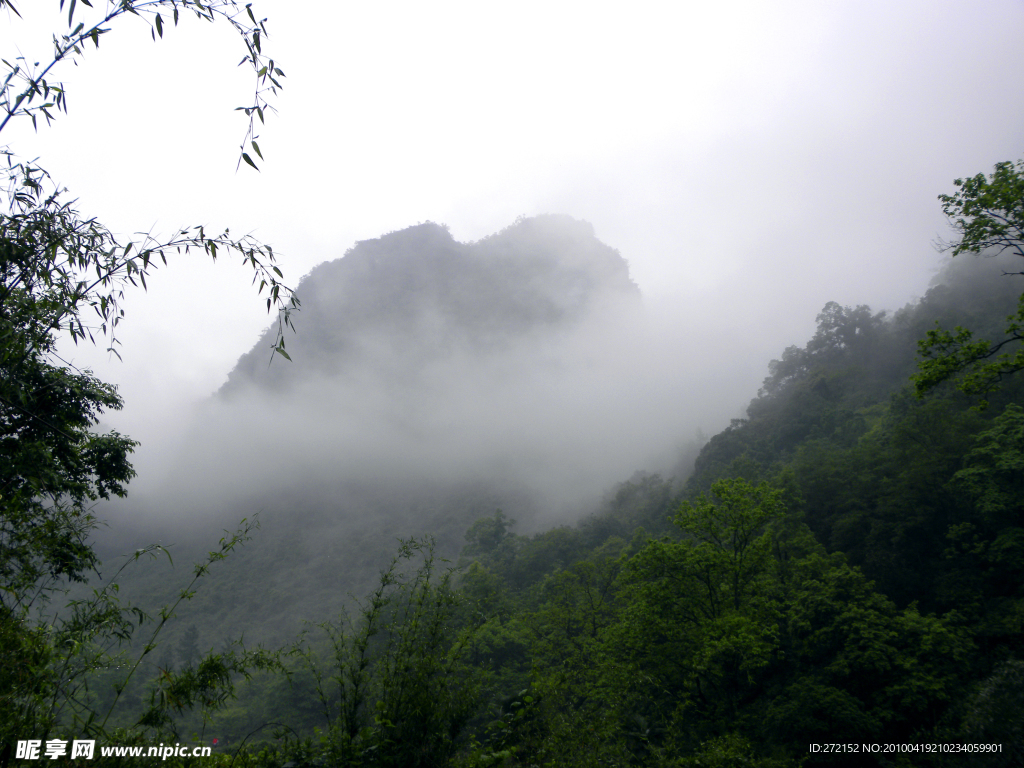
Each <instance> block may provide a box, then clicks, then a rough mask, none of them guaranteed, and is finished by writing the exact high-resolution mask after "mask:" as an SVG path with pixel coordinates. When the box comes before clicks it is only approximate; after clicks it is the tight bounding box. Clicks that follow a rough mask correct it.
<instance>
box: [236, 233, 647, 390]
mask: <svg viewBox="0 0 1024 768" xmlns="http://www.w3.org/2000/svg"><path fill="white" fill-rule="evenodd" d="M297 296H298V297H299V299H300V300H301V301H302V311H301V314H300V315H299V316H298V321H299V323H300V328H301V332H300V333H299V334H298V335H297V336H294V337H291V336H290V337H289V338H288V339H287V343H288V350H289V354H290V355H291V357H292V359H293V361H294V365H290V366H289V365H274V366H269V367H268V366H267V349H269V347H270V346H271V345H272V342H273V338H274V332H275V329H270V330H268V331H267V333H266V334H265V335H264V337H263V339H261V341H260V343H258V344H257V345H256V346H255V347H254V348H253V349H252V350H251V351H249V352H248V353H246V354H245V355H243V356H242V358H241V359H240V360H239V361H238V364H237V366H236V367H235V369H234V370H233V371H232V372H231V374H230V376H229V378H228V383H227V384H226V385H225V386H224V388H223V390H222V394H224V395H231V394H233V393H237V392H239V391H242V390H244V389H245V387H246V386H250V385H256V386H258V387H262V388H284V387H286V386H287V385H288V384H289V383H291V384H295V383H296V382H299V381H301V380H303V379H306V378H308V377H309V376H310V375H326V376H336V375H341V376H351V375H358V374H365V373H367V372H369V371H372V372H373V374H374V375H379V376H382V377H384V378H396V379H397V378H402V379H407V378H408V377H409V376H413V377H414V378H415V375H416V372H417V370H418V369H420V368H421V367H422V366H430V365H432V364H436V363H438V362H440V361H442V360H445V359H450V358H451V357H453V356H455V355H464V356H472V357H476V358H481V359H482V358H486V357H488V356H491V355H503V354H508V353H510V352H513V351H515V350H517V349H522V348H523V347H524V345H530V346H532V347H533V348H534V351H535V352H537V353H543V351H544V350H545V347H548V346H549V345H551V344H554V345H555V346H559V345H564V338H560V337H563V336H564V334H565V333H566V332H572V331H578V330H579V329H580V327H581V326H582V325H585V324H587V323H592V322H593V321H595V320H596V319H598V318H599V317H600V316H601V314H603V313H607V312H611V313H616V312H619V311H621V310H622V309H626V308H632V309H636V308H638V306H639V298H640V293H639V289H638V288H637V287H636V285H635V284H634V283H633V282H632V281H631V280H630V278H629V268H628V266H627V264H626V262H625V260H624V259H623V258H622V257H621V256H620V255H619V254H618V252H617V251H615V250H614V249H612V248H610V247H609V246H607V245H605V244H604V243H602V242H600V241H599V240H597V238H595V236H594V230H593V227H592V226H591V225H590V224H588V223H586V222H583V221H576V220H574V219H572V218H570V217H568V216H551V215H549V216H538V217H535V218H529V219H527V218H522V219H520V220H519V221H517V222H516V223H515V224H513V225H512V226H510V227H508V228H506V229H504V230H502V231H501V232H499V233H498V234H495V235H492V236H490V237H488V238H485V239H483V240H480V241H478V242H475V243H459V242H456V241H455V240H454V239H453V238H452V236H451V235H450V234H449V232H448V230H447V228H446V227H444V226H441V225H438V224H434V223H430V222H428V223H425V224H419V225H417V226H413V227H409V228H408V229H404V230H401V231H398V232H392V233H390V234H387V235H384V236H383V237H380V238H377V239H375V240H365V241H362V242H359V243H357V244H356V245H355V246H354V247H353V248H351V249H350V250H349V251H348V252H347V253H346V254H345V256H344V258H342V259H337V260H335V261H330V262H326V263H324V264H321V265H319V266H318V267H316V268H315V269H313V271H312V272H310V274H309V275H307V276H306V277H305V278H303V280H302V281H301V282H300V284H299V286H298V289H297ZM549 351H550V350H549ZM554 351H555V352H557V353H559V354H564V352H565V350H564V349H557V350H554Z"/></svg>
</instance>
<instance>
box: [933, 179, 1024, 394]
mask: <svg viewBox="0 0 1024 768" xmlns="http://www.w3.org/2000/svg"><path fill="white" fill-rule="evenodd" d="M954 184H955V185H956V187H957V188H958V189H957V191H956V192H955V193H954V194H952V195H939V200H940V201H941V202H942V211H943V213H945V214H946V216H947V217H948V218H949V220H950V223H951V224H952V226H953V229H954V230H955V231H956V232H958V233H959V234H960V239H959V241H957V242H946V243H941V244H940V248H941V250H943V251H952V254H953V256H958V255H960V254H962V253H983V252H984V253H987V254H990V255H998V254H1002V253H1006V252H1009V253H1011V254H1014V255H1017V256H1020V257H1022V258H1024V160H1019V161H1017V163H1016V164H1014V163H1010V162H1003V163H998V164H997V165H996V166H995V171H994V172H993V173H992V174H991V175H990V176H989V177H988V178H986V177H985V175H984V174H981V173H979V174H978V175H977V176H973V177H971V178H968V179H957V180H956V181H955V182H954ZM1006 274H1024V270H1022V271H1020V272H1010V273H1006ZM1006 322H1007V325H1006V329H1005V331H1004V334H1005V335H1004V338H1003V339H1002V340H1000V341H996V342H993V341H988V340H986V339H978V338H976V337H975V334H974V332H973V331H971V330H968V329H967V328H963V327H960V326H957V327H956V328H955V329H954V330H953V331H947V330H943V329H942V328H936V329H935V330H932V331H929V332H928V334H927V336H926V337H925V338H924V339H922V340H921V341H920V342H919V344H918V351H919V353H920V356H921V358H922V359H921V360H920V361H919V362H918V373H917V374H916V375H915V376H914V383H915V388H916V390H917V394H918V396H924V394H925V393H926V392H927V391H928V390H930V389H932V388H934V387H936V386H938V385H939V384H941V383H942V382H945V381H950V380H953V381H956V386H957V388H958V389H960V390H961V391H963V392H965V393H967V394H969V395H984V394H986V393H988V392H992V391H993V390H995V389H996V388H997V387H998V386H999V383H1000V382H1001V381H1002V380H1003V379H1004V378H1005V377H1006V376H1009V375H1011V374H1013V373H1016V372H1017V371H1020V370H1024V347H1019V346H1016V344H1017V342H1020V341H1024V294H1022V295H1021V297H1020V300H1019V303H1018V307H1017V311H1016V313H1014V314H1012V315H1010V316H1008V317H1007V318H1006ZM1007 348H1010V349H1013V350H1014V351H1004V349H1007ZM984 405H985V403H984V401H982V407H984Z"/></svg>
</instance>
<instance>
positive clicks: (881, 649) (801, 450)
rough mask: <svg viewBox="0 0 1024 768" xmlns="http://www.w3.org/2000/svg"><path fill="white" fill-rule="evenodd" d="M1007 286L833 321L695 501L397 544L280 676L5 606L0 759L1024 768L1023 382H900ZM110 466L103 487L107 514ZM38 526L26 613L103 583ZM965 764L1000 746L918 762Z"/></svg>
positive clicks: (654, 484)
mask: <svg viewBox="0 0 1024 768" xmlns="http://www.w3.org/2000/svg"><path fill="white" fill-rule="evenodd" d="M1010 258H1013V257H1012V256H1011V257H1010ZM1015 267H1016V264H1015V263H1014V262H1013V261H1010V260H1008V258H1007V256H1005V255H1004V256H997V255H989V256H982V257H977V256H971V255H962V256H960V257H959V258H957V259H955V260H952V261H950V262H949V263H948V264H947V266H946V268H945V269H944V271H943V272H942V274H940V275H939V276H938V277H937V278H936V280H935V282H934V285H933V286H932V287H931V288H930V289H929V290H928V292H927V293H926V294H925V295H924V297H923V298H921V299H920V300H918V301H916V302H913V303H911V304H908V305H907V306H906V307H904V308H902V309H901V310H899V311H897V312H894V313H892V314H886V313H876V312H873V311H872V310H871V309H870V308H869V307H866V306H858V307H843V306H840V305H839V304H836V303H834V302H830V303H828V304H827V305H826V306H825V307H824V308H823V310H822V312H821V313H820V314H819V316H818V318H817V322H818V327H817V332H816V333H815V334H814V336H813V338H811V339H810V340H809V341H808V342H807V343H806V344H805V345H804V346H803V347H799V346H792V347H789V348H788V349H786V350H785V351H784V352H783V353H782V355H781V356H780V358H779V359H777V360H775V361H773V362H772V363H771V365H770V366H769V370H768V372H767V373H768V375H767V377H766V378H765V380H764V384H763V386H762V388H761V390H760V392H759V393H758V395H757V397H755V398H754V399H753V400H752V401H751V403H750V404H749V406H748V408H747V418H745V419H738V420H734V421H733V423H732V424H731V425H730V426H729V427H728V428H727V429H725V430H724V431H722V432H720V433H719V434H717V435H715V436H714V437H712V438H711V439H710V440H708V441H707V443H706V444H705V445H704V446H703V448H702V449H701V451H700V453H699V455H698V456H697V457H696V460H695V462H694V465H693V469H692V472H691V473H690V474H689V475H688V476H686V477H683V476H680V477H674V478H672V477H664V478H663V477H660V476H658V475H649V474H648V475H645V474H642V473H638V474H637V475H636V476H634V477H633V478H631V479H630V480H628V481H626V482H620V483H619V484H618V485H616V486H614V487H613V488H612V490H610V491H609V492H608V493H607V494H606V496H605V498H604V500H603V502H602V503H601V504H600V506H599V508H597V509H594V510H593V511H592V512H591V513H590V514H589V515H586V516H585V517H584V518H583V519H581V520H580V521H579V522H577V523H576V524H574V525H566V526H561V527H557V528H554V529H551V530H546V531H543V532H540V533H536V534H533V535H520V534H518V533H517V532H516V523H515V521H514V520H512V519H510V517H509V516H508V515H506V514H505V513H504V512H503V511H501V510H491V511H489V512H488V513H487V514H484V515H481V516H479V517H478V519H476V521H475V522H473V523H472V525H470V526H469V528H468V530H466V531H465V534H464V542H463V546H462V548H461V554H460V555H459V556H458V558H457V560H455V561H452V562H449V561H446V560H444V559H443V558H442V557H441V554H440V553H439V552H438V548H437V547H436V546H435V544H434V542H433V541H432V540H431V539H429V538H426V539H408V540H406V541H404V542H403V543H402V544H401V546H400V548H399V550H398V552H397V554H396V555H395V556H394V559H393V561H392V563H391V565H390V567H387V568H386V569H385V570H384V571H383V572H382V573H381V574H380V577H379V580H378V581H377V582H376V586H375V587H373V588H371V589H369V590H368V592H367V594H366V595H365V597H363V598H362V599H361V600H359V601H358V602H351V601H350V602H349V603H348V605H347V607H346V608H345V609H340V610H339V612H338V613H337V615H334V616H333V617H332V616H330V615H325V616H323V617H322V623H318V624H314V625H310V626H309V627H308V629H307V631H306V632H304V633H303V634H302V636H300V637H296V638H294V639H293V640H292V641H291V642H288V643H284V644H280V647H278V648H277V649H275V650H273V651H268V650H265V649H262V648H253V647H249V648H246V647H243V645H242V644H241V643H229V642H224V643H222V644H221V647H219V648H217V649H214V650H211V651H209V652H208V653H204V646H203V642H204V640H203V638H201V637H200V631H199V630H198V629H197V627H196V626H195V625H192V626H189V627H187V628H185V630H184V631H183V632H179V633H178V635H177V636H176V637H175V638H174V640H173V642H170V641H169V642H164V643H161V642H160V637H159V634H157V635H156V636H155V637H156V640H153V641H146V640H145V639H144V638H146V637H149V632H151V631H152V629H153V628H156V629H157V630H159V629H160V628H161V627H162V625H163V622H164V620H165V619H167V618H168V617H169V616H170V615H171V614H172V613H173V612H174V610H176V607H175V606H170V607H168V608H165V609H164V610H163V611H161V612H157V613H155V614H154V617H153V621H152V622H151V623H146V622H145V621H143V620H142V617H141V616H140V615H139V614H132V613H130V612H128V611H126V610H125V609H124V607H123V606H122V605H121V604H119V603H118V602H117V595H116V593H115V592H114V591H112V590H111V589H107V590H106V591H101V592H98V593H96V594H95V595H94V596H93V598H92V599H91V600H83V601H79V602H78V603H77V604H76V605H75V607H74V611H72V612H71V613H70V614H65V615H66V620H65V623H64V624H62V625H59V628H56V629H55V627H57V625H50V626H47V625H46V624H33V623H32V621H30V620H28V619H29V616H30V615H31V614H29V613H19V605H18V604H17V603H14V604H10V603H7V602H5V612H4V617H5V622H4V636H3V654H4V659H5V663H4V670H5V672H4V675H5V677H6V679H5V681H4V686H5V689H6V690H8V691H12V692H14V695H13V696H10V695H8V696H7V697H5V698H4V699H3V700H2V701H3V710H4V712H3V717H4V724H5V725H4V739H5V743H10V742H7V741H6V740H7V739H11V738H16V737H18V736H19V735H21V734H25V733H26V732H31V733H38V734H39V735H40V736H41V737H44V738H47V737H53V736H58V735H67V736H70V737H74V736H76V735H78V736H81V735H88V734H91V735H98V736H100V737H101V738H106V739H109V740H111V741H113V742H116V743H126V744H127V743H138V744H149V743H155V742H156V741H166V742H168V743H170V741H171V740H174V741H181V742H182V743H185V742H189V741H191V740H192V739H194V738H199V739H201V740H203V742H205V743H210V742H211V741H212V739H213V738H216V739H217V747H216V754H217V755H221V756H222V757H223V759H224V760H225V761H234V762H235V763H237V764H239V765H267V766H272V765H281V766H284V765H290V766H301V765H367V766H370V765H379V766H532V765H552V766H562V765H579V766H592V765H622V766H626V765H649V766H689V765H693V766H697V765H704V766H714V765H721V766H725V765H752V766H753V765H758V766H789V765H805V766H818V765H822V766H825V765H828V766H832V765H953V764H966V765H1016V764H1019V762H1020V759H1021V755H1022V754H1024V715H1022V712H1024V699H1022V695H1024V694H1022V691H1024V688H1022V685H1021V684H1022V682H1024V679H1022V678H1024V662H1022V660H1021V656H1022V650H1024V649H1022V648H1021V641H1022V639H1024V635H1022V621H1024V594H1022V583H1024V582H1022V576H1024V525H1022V518H1021V506H1020V505H1021V498H1022V495H1021V490H1022V488H1021V482H1022V474H1021V470H1022V468H1024V410H1022V409H1021V407H1020V406H1019V405H1018V403H1019V402H1020V398H1021V394H1022V393H1021V387H1022V386H1024V383H1022V381H1021V380H1020V378H1019V376H1018V377H1015V376H1013V375H1012V371H1011V370H1009V367H1010V364H1009V363H1007V362H1006V361H1005V360H1002V361H1001V362H1000V359H998V358H995V359H996V361H997V362H999V364H1001V365H1003V366H1004V367H1006V368H1007V370H1004V371H1003V373H1002V376H1001V377H996V378H997V379H999V380H998V381H997V380H993V381H992V382H991V383H990V385H989V386H988V387H987V388H986V390H985V392H984V393H983V394H982V393H979V392H978V391H975V390H976V389H977V388H976V387H975V388H974V389H972V385H971V379H970V376H971V375H972V374H973V373H974V372H976V371H977V370H978V369H979V368H980V367H981V366H983V365H992V364H993V363H991V362H988V361H990V360H993V359H994V358H993V356H991V355H987V356H986V355H981V354H975V355H974V357H973V358H971V359H970V360H966V359H964V360H959V361H955V362H954V364H952V365H953V367H954V368H955V370H951V375H950V376H947V377H946V379H947V380H946V381H944V382H941V383H935V382H930V381H926V380H925V379H926V377H925V376H924V375H922V374H921V373H920V371H922V370H925V369H926V367H925V366H924V365H922V360H924V361H925V362H927V361H934V360H938V359H941V356H942V355H946V356H949V355H950V354H954V353H955V352H956V349H954V348H952V347H950V346H949V345H946V346H945V347H942V348H941V349H938V350H936V348H935V346H934V345H932V346H929V340H930V339H933V338H934V337H935V334H942V333H946V332H945V331H943V330H942V329H948V328H953V327H957V328H959V329H960V330H958V331H957V333H960V334H961V335H962V334H964V333H967V331H963V330H962V329H965V328H970V329H971V331H970V333H971V334H973V336H972V339H982V338H983V339H993V338H994V339H998V338H1001V336H1003V335H1004V334H1005V333H1006V326H1007V323H1008V322H1009V323H1010V325H1011V328H1010V333H1011V334H1012V333H1013V323H1014V318H1013V317H1011V318H1010V320H1009V321H1008V320H1007V315H1009V314H1011V313H1013V312H1014V309H1015V304H1016V303H1017V300H1018V296H1019V288H1020V286H1019V284H1018V282H1017V278H1016V277H1014V276H1013V275H1009V276H1008V275H1006V274H1005V273H1006V272H1012V271H1013V270H1014V269H1015ZM8 305H9V303H5V308H6V307H7V306H8ZM8 317H12V315H8ZM936 324H938V325H936ZM936 328H938V330H936ZM971 343H976V342H973V341H972V342H971ZM986 349H987V348H986ZM922 355H923V357H922ZM954 374H961V375H960V378H957V376H956V375H954ZM39 375H55V374H54V373H52V372H48V371H46V370H45V369H43V370H41V371H40V374H39ZM965 382H966V383H965ZM964 390H967V391H964ZM99 391H100V392H101V391H102V390H99ZM92 396H93V397H97V398H98V397H99V394H96V395H92ZM982 397H984V398H985V399H982ZM9 418H10V417H9ZM19 428H20V429H25V427H19ZM23 434H24V433H23ZM4 445H5V446H6V448H5V450H7V451H8V455H10V456H12V457H16V458H18V459H19V460H21V461H28V460H29V457H26V456H25V455H24V453H25V451H24V447H25V442H24V441H21V442H19V444H18V448H17V449H13V448H12V443H11V442H10V438H8V440H7V441H6V442H5V443H4ZM89 449H90V448H89V444H88V443H86V444H85V445H84V446H82V447H78V448H76V447H75V446H71V445H69V446H65V448H64V450H69V451H70V450H79V451H88V450H89ZM12 451H14V452H13V453H12ZM125 471H126V470H125V469H124V467H123V466H120V465H116V466H115V465H112V466H111V467H109V468H105V469H104V470H103V472H104V473H105V474H103V475H102V476H103V477H110V478H111V479H110V481H109V483H110V486H109V489H108V490H109V491H111V492H117V491H118V490H119V489H118V488H117V487H116V486H115V485H114V483H115V482H116V479H117V478H118V477H120V476H123V475H124V473H125ZM22 473H24V471H23V470H22ZM17 479H18V474H17V473H15V474H14V475H11V474H10V473H9V474H8V476H7V478H6V479H5V483H6V486H5V487H7V488H11V487H17V486H12V483H16V482H17ZM25 482H27V479H26V480H25ZM99 490H101V491H102V490H103V489H99ZM27 492H28V491H25V492H21V495H20V496H18V495H15V496H14V498H21V499H25V498H26V496H25V495H24V493H27ZM69 492H70V491H69ZM7 498H10V497H7ZM9 503H10V502H8V504H9ZM479 503H480V500H479V499H478V500H477V501H476V504H477V506H476V507H475V508H476V509H478V510H479V508H480V507H479ZM26 514H28V512H26ZM33 514H35V515H36V516H37V519H40V520H45V518H46V516H47V515H49V514H51V513H48V512H47V511H46V510H45V509H44V508H43V507H42V506H40V507H39V508H37V509H35V510H34V512H33ZM43 530H44V531H45V530H56V531H57V534H56V538H49V539H47V538H36V539H33V540H31V541H24V542H22V543H21V544H20V546H21V550H17V549H14V548H12V547H11V546H9V545H8V547H7V549H6V550H5V552H11V553H15V554H18V553H19V552H20V554H18V556H19V557H22V560H20V561H19V560H14V559H12V558H10V557H8V558H7V560H6V561H5V564H4V567H5V569H6V572H7V573H9V574H16V575H17V577H18V578H19V579H20V582H11V583H12V584H20V586H18V587H16V588H17V589H19V590H21V592H20V593H19V594H23V595H24V594H27V593H28V592H30V591H31V590H32V589H35V588H38V587H39V586H41V585H42V582H44V581H46V580H47V578H48V577H50V576H57V575H63V576H71V577H77V576H79V575H80V572H81V571H84V569H85V568H86V567H87V566H90V565H92V564H93V563H92V562H91V560H90V558H91V557H92V555H91V553H90V550H89V549H88V548H87V545H85V544H83V545H79V549H77V550H72V551H67V550H65V549H64V547H67V546H69V542H70V541H71V539H69V538H67V536H65V537H64V538H63V539H62V538H61V534H60V529H54V528H52V527H51V528H45V527H44V529H43ZM253 533H254V531H252V530H249V529H245V530H243V531H241V532H240V533H239V534H237V535H236V536H235V537H228V538H226V539H225V540H223V541H222V542H221V545H220V548H219V549H216V550H215V551H213V552H211V553H210V555H209V558H208V559H207V562H206V563H205V564H204V565H202V566H200V567H199V568H198V569H197V579H199V580H203V579H209V580H212V582H213V583H216V579H217V570H216V569H217V567H219V565H220V563H219V561H220V560H222V559H224V558H225V557H228V556H230V557H236V556H237V557H242V556H244V553H236V552H233V550H235V549H237V547H238V545H240V544H242V543H244V540H245V539H247V538H249V537H250V536H252V535H253ZM6 535H7V536H8V542H9V544H10V543H11V542H12V541H14V540H13V539H11V538H10V537H11V535H12V529H11V528H10V527H8V528H7V529H6ZM42 535H43V532H42V531H41V532H40V536H42ZM51 535H53V534H51ZM14 543H17V542H14ZM252 546H253V547H258V544H254V545H252ZM82 547H86V548H84V549H83V548H82ZM33 548H34V549H33ZM278 551H279V552H281V550H278ZM139 565H142V564H141V563H138V564H135V566H136V567H138V566H139ZM130 567H131V566H130ZM75 568H77V569H79V570H77V571H76V570H73V569H75ZM32 569H34V570H32ZM207 571H209V573H207ZM117 578H119V579H123V580H126V581H127V580H130V579H131V571H130V570H128V571H126V572H124V573H123V574H121V575H120V576H119V577H117ZM33 585H34V586H33ZM182 594H183V596H184V600H185V601H186V602H187V600H188V599H190V598H191V597H192V588H191V587H190V588H188V589H187V590H185V591H184V592H183V593H182ZM172 598H173V595H172ZM19 616H22V618H18V617H19ZM12 622H13V623H12ZM130 638H134V642H129V639H130ZM118 641H124V642H120V643H119V642H118ZM140 658H142V659H145V663H142V664H138V663H137V662H138V661H139V660H140ZM100 713H102V714H100ZM108 713H109V714H108ZM824 744H844V745H855V747H853V748H856V749H857V750H858V752H842V753H825V752H815V751H812V748H811V746H810V745H824ZM866 745H879V749H881V750H882V751H881V752H878V753H872V754H865V752H864V750H865V748H866ZM892 745H896V748H897V749H898V750H902V751H895V752H892V751H885V750H886V749H887V748H892ZM935 745H939V746H935ZM981 745H998V747H994V749H998V750H999V751H998V752H996V753H995V754H991V753H987V752H985V753H982V752H968V753H952V752H943V751H934V750H939V749H946V750H948V749H951V748H952V749H968V750H975V749H993V748H991V747H985V746H981ZM10 757H11V755H10V751H9V750H8V752H7V754H6V756H5V760H7V759H9V758H10ZM175 759H181V758H175ZM172 762H173V760H172ZM186 762H187V759H186ZM83 764H85V763H83Z"/></svg>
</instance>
